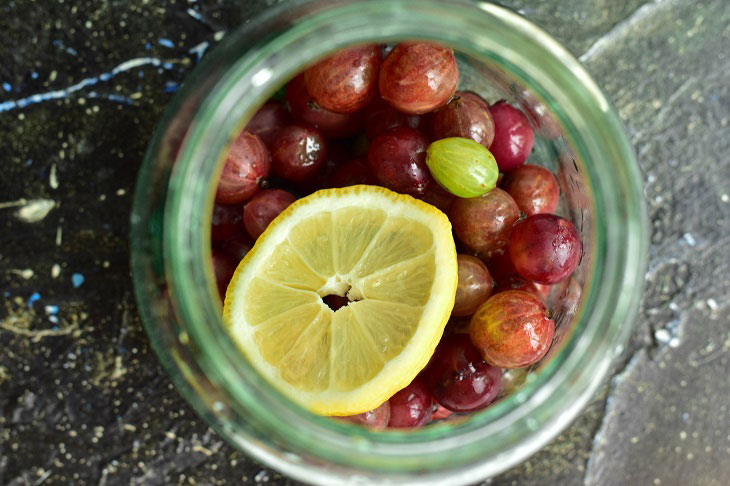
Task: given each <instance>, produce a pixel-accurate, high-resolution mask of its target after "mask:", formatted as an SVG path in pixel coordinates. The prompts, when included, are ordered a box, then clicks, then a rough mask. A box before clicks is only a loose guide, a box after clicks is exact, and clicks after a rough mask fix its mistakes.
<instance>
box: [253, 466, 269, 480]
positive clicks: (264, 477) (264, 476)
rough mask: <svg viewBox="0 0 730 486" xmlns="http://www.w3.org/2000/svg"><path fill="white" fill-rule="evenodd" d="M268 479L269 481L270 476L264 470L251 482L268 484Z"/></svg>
mask: <svg viewBox="0 0 730 486" xmlns="http://www.w3.org/2000/svg"><path fill="white" fill-rule="evenodd" d="M269 479H271V475H270V474H269V471H267V470H266V469H262V470H260V471H259V472H257V473H256V475H255V476H254V477H253V480H254V481H256V482H257V483H268V482H269Z"/></svg>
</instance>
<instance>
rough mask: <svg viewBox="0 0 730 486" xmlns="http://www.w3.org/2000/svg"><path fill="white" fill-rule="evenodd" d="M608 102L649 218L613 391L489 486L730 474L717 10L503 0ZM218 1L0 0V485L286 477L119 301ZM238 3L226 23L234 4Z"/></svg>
mask: <svg viewBox="0 0 730 486" xmlns="http://www.w3.org/2000/svg"><path fill="white" fill-rule="evenodd" d="M504 3H505V4H506V5H507V6H509V7H511V8H513V9H515V10H518V11H520V12H521V13H522V14H523V15H525V16H526V17H527V18H529V19H531V20H533V21H534V22H536V23H538V24H539V25H541V26H542V27H543V28H545V29H546V30H547V31H548V32H550V33H551V34H553V35H554V36H555V37H557V38H558V39H559V40H560V41H562V42H563V43H564V44H565V45H566V46H567V47H568V48H569V49H570V50H571V51H572V52H573V53H574V54H575V55H576V56H579V57H580V59H581V60H582V61H583V62H584V63H585V65H586V66H587V68H588V70H589V71H590V72H591V73H592V74H593V76H594V77H595V78H596V79H597V80H598V81H599V83H600V84H601V85H602V86H603V87H604V89H605V90H606V92H607V93H608V94H609V96H610V97H611V98H612V99H613V100H614V101H615V104H616V106H617V107H618V109H619V112H620V114H621V116H622V118H623V119H624V121H625V123H626V126H627V129H628V132H629V134H630V136H631V139H632V141H633V143H634V144H635V147H636V150H637V152H638V155H639V161H640V164H641V168H642V170H643V174H644V182H645V188H646V195H647V198H648V201H649V206H650V217H651V224H652V248H651V263H650V268H649V272H648V274H647V277H646V286H647V291H646V295H645V297H644V300H643V305H642V312H641V315H640V319H639V322H638V325H637V328H636V332H635V335H634V337H633V339H632V341H631V344H630V346H629V349H628V352H627V355H626V357H625V359H624V361H623V362H620V363H617V369H616V375H615V377H614V378H613V380H612V381H611V382H610V383H608V384H606V386H604V388H603V389H602V390H601V392H600V393H599V394H598V396H597V397H596V398H595V399H594V400H593V402H592V403H591V404H590V405H589V407H588V408H587V409H586V410H585V412H584V413H583V414H582V415H581V416H580V417H579V418H578V419H577V420H576V421H575V423H574V424H573V425H572V426H571V427H569V428H568V429H567V430H566V431H565V432H564V433H563V434H562V435H560V436H559V437H558V438H557V439H555V440H554V441H553V442H552V443H551V444H549V445H548V446H547V447H545V448H544V449H543V450H542V451H541V452H539V453H538V454H536V455H535V456H534V457H533V458H531V459H530V460H528V461H527V462H525V463H523V464H522V465H520V466H518V467H515V468H514V469H512V470H510V471H508V472H507V473H505V474H503V475H502V476H500V477H498V478H494V479H493V480H491V481H490V482H489V483H490V484H493V485H511V484H515V485H545V484H560V485H568V486H572V485H579V484H585V485H591V486H593V485H601V486H609V485H629V484H630V485H645V484H649V485H651V484H655V485H665V486H666V485H687V484H692V485H698V486H704V485H707V486H709V485H725V484H727V483H728V477H730V402H729V401H728V397H730V380H728V375H730V318H728V304H729V301H730V299H729V298H728V295H730V278H728V274H730V250H729V247H730V156H729V155H728V153H730V136H728V133H730V128H729V127H728V119H729V118H730V83H728V79H729V78H730V7H729V6H728V3H727V1H726V0H714V1H713V0H708V1H700V2H695V1H691V0H657V1H653V2H642V1H639V0H627V1H623V2H616V1H614V0H594V1H587V2H585V1H581V0H567V1H560V2H558V1H554V2H544V1H538V0H509V1H506V2H504ZM247 4H248V2H239V1H233V0H218V1H216V0H200V1H196V0H177V1H174V0H169V1H163V0H129V1H128V0H96V1H92V0H82V1H78V2H71V1H68V0H67V1H57V0H48V1H45V0H44V1H31V0H15V1H12V0H6V1H3V2H2V3H1V4H0V292H2V294H0V295H1V296H2V301H3V304H2V305H0V349H2V352H0V484H9V485H14V486H19V485H40V484H46V485H51V484H54V485H55V484H59V485H66V484H77V485H88V484H93V485H97V484H98V485H127V484H140V485H141V484H144V485H158V484H160V485H162V484H254V483H265V482H268V483H270V484H276V485H290V484H295V482H293V481H290V480H287V479H285V478H282V477H281V476H279V475H277V474H275V473H273V472H270V471H268V470H267V469H264V468H262V467H261V466H260V465H257V464H255V463H253V462H252V461H250V460H248V459H247V458H246V457H245V456H243V455H242V454H240V453H239V452H237V451H235V450H233V449H232V448H231V447H229V446H228V445H226V444H225V443H223V441H222V440H221V439H220V438H219V437H217V436H216V435H215V434H214V433H212V432H211V431H210V430H209V429H208V428H207V427H206V425H205V424H204V423H203V422H202V421H200V420H199V419H198V418H197V417H195V416H194V415H193V414H192V412H191V411H190V409H189V408H188V407H187V406H186V404H185V403H184V402H183V400H182V399H181V398H180V397H179V396H178V394H177V393H176V392H175V390H173V388H172V386H171V384H170V382H169V381H168V379H167V377H166V376H165V374H164V373H163V372H162V370H161V368H160V367H159V365H158V363H157V360H156V359H155V356H154V355H153V353H152V352H151V350H150V348H149V345H148V342H147V339H146V337H145V335H144V332H143V331H142V328H141V326H140V322H139V318H138V316H137V313H136V311H135V308H134V302H133V298H132V295H131V281H130V277H129V269H128V264H127V260H128V255H127V231H128V216H129V205H130V193H131V190H132V185H133V182H134V178H135V173H136V170H137V168H138V167H139V164H140V162H141V158H142V152H143V150H144V148H145V145H146V143H147V141H148V139H149V136H150V133H151V130H152V127H154V125H155V123H156V121H157V119H158V117H159V116H160V114H161V111H162V109H163V107H164V105H165V103H166V102H167V101H168V100H169V98H170V96H171V93H172V92H174V91H175V89H176V88H177V85H178V83H180V82H181V81H182V80H183V78H184V77H185V75H186V73H188V72H189V70H190V69H191V68H192V67H193V66H194V64H195V63H196V61H197V59H198V57H199V55H201V54H202V53H203V52H204V50H205V49H206V47H207V46H208V45H209V44H213V43H215V41H216V39H218V38H219V37H220V35H221V34H218V35H216V34H217V33H222V32H223V31H225V30H226V29H229V28H231V27H232V26H234V25H236V24H238V23H240V22H241V21H242V20H243V19H245V18H246V16H247V15H248V14H249V13H250V12H249V11H248V10H247V8H250V7H245V5H247ZM242 5H243V7H242Z"/></svg>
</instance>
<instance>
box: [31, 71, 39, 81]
mask: <svg viewBox="0 0 730 486" xmlns="http://www.w3.org/2000/svg"><path fill="white" fill-rule="evenodd" d="M30 77H31V78H33V79H38V73H37V72H35V71H33V72H32V73H30Z"/></svg>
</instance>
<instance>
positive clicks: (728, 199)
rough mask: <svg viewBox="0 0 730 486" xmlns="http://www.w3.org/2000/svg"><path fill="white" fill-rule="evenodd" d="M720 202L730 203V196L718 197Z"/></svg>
mask: <svg viewBox="0 0 730 486" xmlns="http://www.w3.org/2000/svg"><path fill="white" fill-rule="evenodd" d="M720 200H721V201H722V202H725V203H726V202H730V196H728V195H727V194H723V195H722V196H720Z"/></svg>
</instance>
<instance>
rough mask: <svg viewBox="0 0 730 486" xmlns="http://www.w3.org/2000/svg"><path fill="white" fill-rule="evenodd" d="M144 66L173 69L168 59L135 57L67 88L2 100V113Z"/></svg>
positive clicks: (0, 105)
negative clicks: (106, 71)
mask: <svg viewBox="0 0 730 486" xmlns="http://www.w3.org/2000/svg"><path fill="white" fill-rule="evenodd" d="M143 66H154V67H159V68H162V69H172V67H173V63H172V62H168V61H161V60H159V59H155V58H152V57H138V58H135V59H130V60H128V61H125V62H123V63H121V64H119V65H118V66H117V67H115V68H114V69H112V70H111V71H109V72H108V73H103V74H100V75H99V76H93V77H90V78H86V79H83V80H81V81H79V82H78V83H76V84H74V85H71V86H69V87H68V88H66V89H59V90H56V91H49V92H46V93H40V94H34V95H32V96H28V97H27V98H21V99H19V100H10V101H4V102H1V103H0V113H2V112H4V111H10V110H13V109H16V108H25V107H26V106H28V105H32V104H35V103H41V102H43V101H49V100H57V99H62V98H66V97H67V96H68V95H70V94H71V93H75V92H77V91H81V90H82V89H84V88H86V87H88V86H92V85H95V84H97V83H99V82H100V81H108V80H110V79H111V78H113V77H115V76H117V75H118V74H120V73H123V72H126V71H129V70H131V69H136V68H140V67H143Z"/></svg>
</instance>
